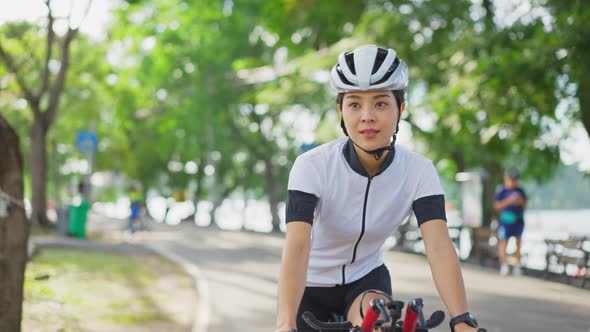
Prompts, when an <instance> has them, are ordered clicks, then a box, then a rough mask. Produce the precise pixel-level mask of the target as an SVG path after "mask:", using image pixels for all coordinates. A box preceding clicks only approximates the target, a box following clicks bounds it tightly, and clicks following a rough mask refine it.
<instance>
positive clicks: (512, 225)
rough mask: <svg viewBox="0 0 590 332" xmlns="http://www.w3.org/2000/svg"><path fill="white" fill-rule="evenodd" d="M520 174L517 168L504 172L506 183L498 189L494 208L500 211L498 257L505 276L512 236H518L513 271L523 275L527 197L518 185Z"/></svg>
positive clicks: (501, 270)
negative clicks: (521, 247)
mask: <svg viewBox="0 0 590 332" xmlns="http://www.w3.org/2000/svg"><path fill="white" fill-rule="evenodd" d="M519 177H520V175H519V173H518V171H517V170H509V171H506V173H505V174H504V184H503V185H499V186H498V188H497V189H496V196H495V198H494V209H495V210H496V211H497V212H498V222H499V225H498V240H499V241H500V242H499V243H498V258H499V260H500V274H501V275H503V276H505V275H507V274H508V273H509V272H510V270H509V266H508V262H507V259H506V246H507V244H508V240H509V239H510V238H511V237H514V238H516V252H515V253H514V257H515V259H516V262H515V264H514V267H513V270H512V273H513V274H514V275H521V274H522V269H521V266H520V245H521V236H522V232H523V230H524V209H525V207H526V203H527V198H526V194H525V192H524V190H523V189H522V188H521V187H519V186H518V179H519Z"/></svg>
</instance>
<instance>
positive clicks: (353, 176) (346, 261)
mask: <svg viewBox="0 0 590 332" xmlns="http://www.w3.org/2000/svg"><path fill="white" fill-rule="evenodd" d="M386 158H387V159H386V160H385V162H384V164H383V166H382V168H381V171H380V172H379V173H378V174H377V175H375V176H373V177H369V176H368V174H367V172H366V170H365V169H364V168H363V166H362V165H361V164H360V161H359V160H358V157H357V155H356V152H355V150H354V147H353V143H352V141H350V140H349V139H348V138H343V139H339V140H335V141H332V142H329V143H326V144H323V145H321V146H319V147H317V148H315V149H312V150H310V151H308V152H306V153H303V154H301V155H300V156H299V157H297V159H296V160H295V163H294V165H293V168H292V169H291V173H290V175H289V185H288V190H289V201H288V204H287V219H286V220H287V222H291V221H305V222H309V223H311V224H312V237H311V252H310V258H309V265H308V272H307V286H311V287H328V286H335V285H344V284H349V283H351V282H353V281H355V280H358V279H360V278H362V277H363V276H365V275H366V274H367V273H369V272H371V271H372V270H373V269H375V268H376V267H378V266H380V265H381V264H383V258H382V250H381V248H382V246H383V243H384V242H385V240H386V239H387V238H388V237H389V236H390V235H391V234H392V233H393V232H394V231H395V230H396V229H397V228H398V227H399V225H400V224H401V223H402V222H403V221H404V220H405V219H406V218H407V217H408V216H409V213H410V211H411V209H413V210H414V213H415V214H416V217H417V220H418V224H422V223H424V222H427V221H429V220H434V219H443V220H446V217H445V209H444V193H443V190H442V187H441V185H440V181H439V178H438V174H437V172H436V169H435V168H434V165H433V164H432V162H431V161H430V160H429V159H427V158H425V157H423V156H421V155H419V154H416V153H413V152H410V151H408V150H406V149H405V148H403V147H400V146H396V147H395V150H394V151H392V152H391V153H389V154H388V156H387V157H386Z"/></svg>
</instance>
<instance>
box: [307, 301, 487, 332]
mask: <svg viewBox="0 0 590 332" xmlns="http://www.w3.org/2000/svg"><path fill="white" fill-rule="evenodd" d="M403 307H404V302H402V301H394V300H393V299H391V298H390V297H389V302H388V303H385V300H383V299H373V300H371V301H369V310H368V311H367V313H366V315H365V316H364V318H363V322H362V323H361V326H353V324H352V323H351V322H350V321H344V320H343V321H338V322H323V321H320V320H318V319H317V318H316V317H315V316H314V314H313V313H311V312H309V311H306V312H304V313H303V314H302V318H303V320H305V322H306V323H307V324H308V325H309V326H311V327H312V328H313V329H315V330H318V331H348V332H371V331H373V330H378V331H381V332H427V331H428V330H430V329H433V328H435V327H437V326H439V325H440V324H441V323H442V322H443V321H444V319H445V314H444V312H442V311H441V310H436V311H435V312H433V313H432V315H431V316H430V318H428V319H427V320H425V319H424V313H423V308H424V301H423V300H422V299H421V298H415V299H412V300H411V301H410V302H409V303H408V305H407V306H406V315H405V316H404V319H403V320H402V319H401V316H402V311H403ZM379 316H382V318H381V319H379ZM386 323H391V324H390V325H389V326H384V324H386ZM478 332H486V330H485V329H479V330H478Z"/></svg>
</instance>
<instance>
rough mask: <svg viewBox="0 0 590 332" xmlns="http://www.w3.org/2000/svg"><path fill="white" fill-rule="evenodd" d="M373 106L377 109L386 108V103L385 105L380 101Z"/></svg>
mask: <svg viewBox="0 0 590 332" xmlns="http://www.w3.org/2000/svg"><path fill="white" fill-rule="evenodd" d="M375 106H377V107H379V108H381V107H385V106H387V103H385V102H383V101H380V102H377V104H375Z"/></svg>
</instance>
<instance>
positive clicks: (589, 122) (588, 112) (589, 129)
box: [578, 75, 590, 138]
mask: <svg viewBox="0 0 590 332" xmlns="http://www.w3.org/2000/svg"><path fill="white" fill-rule="evenodd" d="M589 89H590V78H589V77H588V76H583V75H579V79H578V102H579V103H580V115H581V116H580V118H581V120H582V124H583V125H584V128H585V129H586V133H587V134H588V137H589V138H590V104H588V103H590V90H589Z"/></svg>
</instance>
